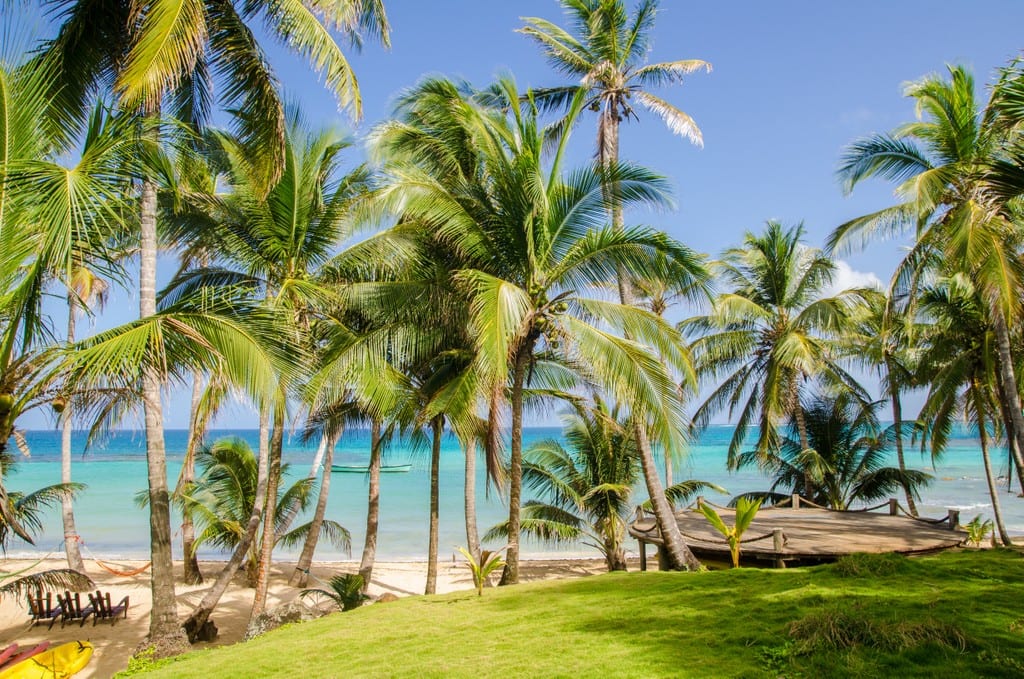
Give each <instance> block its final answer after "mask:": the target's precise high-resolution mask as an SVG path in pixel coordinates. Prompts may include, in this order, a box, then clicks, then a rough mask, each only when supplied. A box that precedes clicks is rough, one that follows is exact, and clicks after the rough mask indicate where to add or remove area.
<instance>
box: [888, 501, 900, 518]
mask: <svg viewBox="0 0 1024 679" xmlns="http://www.w3.org/2000/svg"><path fill="white" fill-rule="evenodd" d="M899 511H900V501H899V500H897V499H896V498H894V497H891V498H889V516H896V515H897V514H899Z"/></svg>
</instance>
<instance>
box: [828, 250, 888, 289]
mask: <svg viewBox="0 0 1024 679" xmlns="http://www.w3.org/2000/svg"><path fill="white" fill-rule="evenodd" d="M850 288H875V289H876V290H882V289H883V288H882V281H881V280H880V279H879V278H878V276H876V275H875V274H874V273H873V272H871V271H857V270H856V269H854V268H853V267H852V266H850V265H849V264H847V263H846V262H845V261H843V260H841V259H837V260H836V271H835V273H834V274H833V275H832V285H830V286H829V287H828V288H826V289H825V290H824V293H825V294H826V295H835V294H837V293H839V292H842V291H843V290H849V289H850Z"/></svg>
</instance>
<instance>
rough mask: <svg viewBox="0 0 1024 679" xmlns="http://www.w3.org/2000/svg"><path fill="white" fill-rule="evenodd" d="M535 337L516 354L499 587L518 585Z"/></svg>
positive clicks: (525, 343) (527, 341)
mask: <svg viewBox="0 0 1024 679" xmlns="http://www.w3.org/2000/svg"><path fill="white" fill-rule="evenodd" d="M535 342H536V339H535V338H532V337H531V338H528V339H527V340H526V341H525V342H524V345H523V346H522V347H520V348H519V351H518V352H516V358H515V368H514V372H513V376H512V403H511V405H512V441H511V451H510V456H509V457H510V465H509V467H510V469H509V477H510V478H509V490H508V549H507V550H506V551H505V568H504V569H503V570H502V571H501V581H500V582H499V583H498V584H499V585H515V584H517V583H518V582H519V531H520V524H521V520H520V516H519V512H520V507H521V504H522V494H523V385H524V382H525V381H526V366H527V364H528V363H529V358H530V354H531V353H532V352H533V345H534V343H535Z"/></svg>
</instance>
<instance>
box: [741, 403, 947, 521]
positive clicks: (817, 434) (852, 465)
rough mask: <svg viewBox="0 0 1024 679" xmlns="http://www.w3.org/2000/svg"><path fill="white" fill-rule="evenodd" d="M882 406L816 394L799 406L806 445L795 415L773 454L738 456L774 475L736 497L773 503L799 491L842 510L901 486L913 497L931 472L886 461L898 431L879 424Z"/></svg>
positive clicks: (875, 498)
mask: <svg viewBox="0 0 1024 679" xmlns="http://www.w3.org/2000/svg"><path fill="white" fill-rule="evenodd" d="M880 406H881V401H878V402H874V403H869V404H867V405H864V404H861V403H857V402H856V401H855V400H852V399H850V398H848V397H845V396H842V395H841V396H839V397H835V396H825V395H821V394H816V395H814V396H813V397H811V398H810V399H809V403H806V404H802V405H801V408H802V410H803V412H804V415H803V420H804V427H805V429H806V435H807V437H808V441H809V443H810V448H807V447H805V445H804V443H803V442H802V441H801V440H800V437H801V433H800V429H799V427H798V426H797V423H796V419H795V418H793V420H791V422H790V431H791V434H790V435H789V436H787V437H785V438H784V439H783V440H782V445H781V446H780V448H779V451H778V454H777V455H772V456H771V457H770V458H768V459H767V460H765V459H764V458H763V456H761V455H760V454H759V453H758V452H757V451H748V452H746V453H744V454H743V455H741V456H740V459H739V463H738V466H739V467H744V466H750V465H752V466H758V467H760V468H761V469H762V470H763V471H764V472H766V473H767V474H769V475H770V476H771V477H772V485H771V488H770V489H769V490H768V492H766V493H746V494H745V495H741V496H739V497H747V498H751V499H753V498H758V499H769V500H771V501H773V502H777V501H779V500H783V499H785V498H788V497H790V496H792V494H794V493H799V494H800V495H802V496H803V497H806V498H808V499H809V500H811V501H812V502H815V503H817V504H820V505H823V506H825V507H830V508H832V509H837V510H845V509H849V508H850V506H851V505H852V504H853V503H855V502H862V503H868V502H875V501H877V500H880V499H882V498H885V497H889V496H890V495H891V494H892V493H893V492H894V491H896V490H897V489H900V488H902V489H903V490H904V491H905V492H906V493H907V494H909V495H912V496H917V495H918V493H919V490H918V489H919V488H921V487H922V486H925V485H927V484H928V483H929V482H930V481H931V476H930V475H928V474H926V473H924V472H922V471H918V470H915V469H910V470H905V469H900V468H898V467H886V466H884V465H885V460H886V456H887V454H888V452H887V451H888V450H889V449H890V448H891V446H892V445H893V441H894V440H895V439H896V437H897V436H898V435H900V434H899V432H898V430H897V427H896V425H891V426H889V427H886V428H884V429H883V428H882V427H881V426H879V423H878V417H877V411H878V408H879V407H880ZM808 478H811V479H812V481H813V485H812V486H811V487H807V479H808ZM780 491H781V492H780ZM736 499H738V498H734V500H733V501H732V502H731V503H730V504H734V503H735V501H736Z"/></svg>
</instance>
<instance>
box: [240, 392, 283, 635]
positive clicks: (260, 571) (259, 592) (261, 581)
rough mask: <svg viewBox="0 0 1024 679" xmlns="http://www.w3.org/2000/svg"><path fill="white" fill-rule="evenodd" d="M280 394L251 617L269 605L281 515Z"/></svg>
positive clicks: (281, 415)
mask: <svg viewBox="0 0 1024 679" xmlns="http://www.w3.org/2000/svg"><path fill="white" fill-rule="evenodd" d="M278 398H279V399H280V400H279V402H277V403H275V404H274V429H273V433H272V434H271V436H270V455H269V459H268V460H267V462H268V464H267V496H266V499H265V500H264V503H263V505H264V508H263V540H262V542H261V544H260V551H259V560H258V561H257V564H256V593H255V594H254V595H253V598H252V612H251V613H250V614H249V617H250V619H252V618H255V617H256V616H257V615H259V614H260V613H262V612H263V611H264V610H266V608H267V588H268V587H269V585H270V568H271V566H272V565H273V564H272V557H273V554H274V544H275V543H276V542H277V531H276V530H275V529H274V523H275V522H274V517H275V516H276V515H277V490H278V486H279V485H280V483H281V455H282V452H283V451H282V449H283V448H284V408H285V406H284V403H283V401H284V394H283V393H279V394H278Z"/></svg>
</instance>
